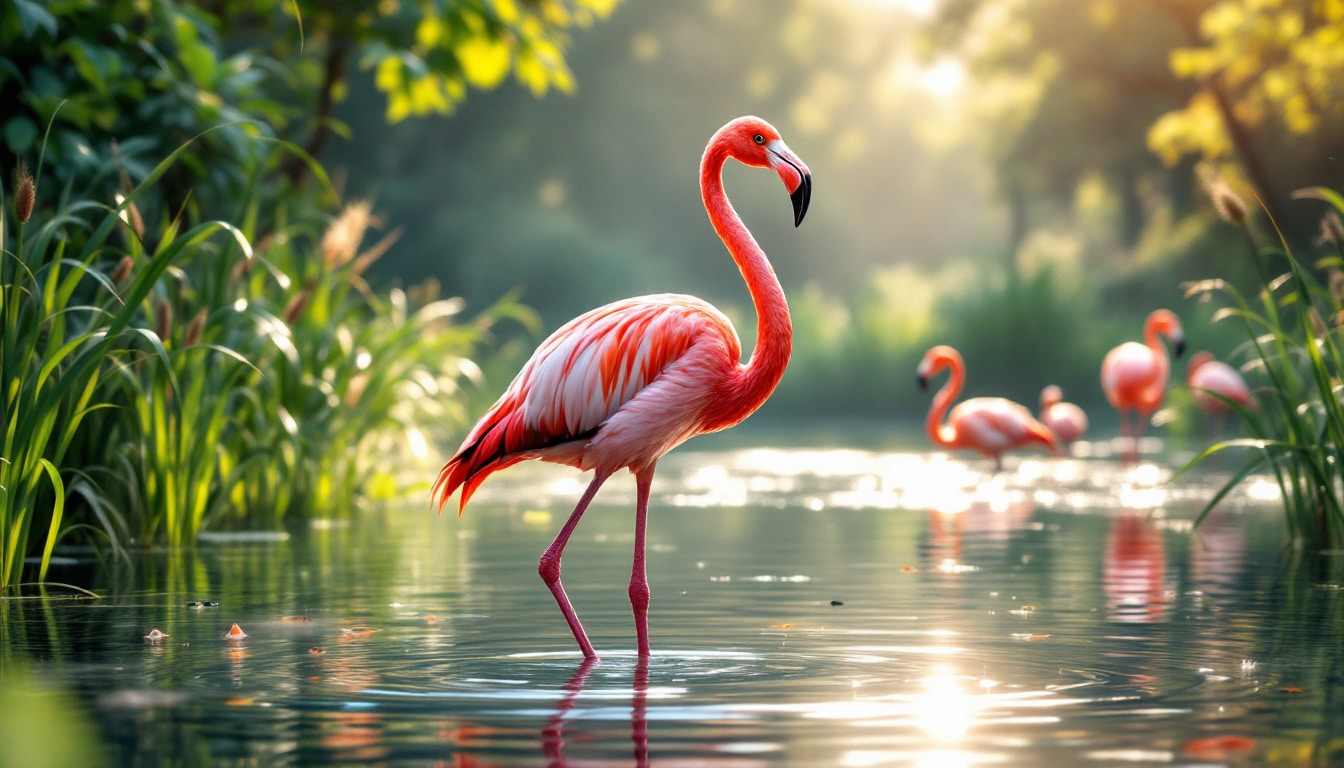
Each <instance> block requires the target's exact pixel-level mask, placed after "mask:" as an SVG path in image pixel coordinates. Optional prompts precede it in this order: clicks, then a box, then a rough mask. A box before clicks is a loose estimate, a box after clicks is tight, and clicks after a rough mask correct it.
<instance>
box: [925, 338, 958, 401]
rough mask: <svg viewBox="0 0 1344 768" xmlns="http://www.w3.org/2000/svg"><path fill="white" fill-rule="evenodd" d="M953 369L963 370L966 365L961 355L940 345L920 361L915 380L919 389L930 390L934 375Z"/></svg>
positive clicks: (950, 348)
mask: <svg viewBox="0 0 1344 768" xmlns="http://www.w3.org/2000/svg"><path fill="white" fill-rule="evenodd" d="M948 367H951V368H953V369H962V368H964V367H965V363H964V362H963V361H962V359H961V353H960V352H958V351H957V350H955V349H953V348H952V347H949V346H947V345H946V344H939V345H938V346H936V347H933V348H931V349H930V350H929V351H928V352H925V353H924V359H922V360H920V361H919V367H918V368H916V369H915V380H916V381H917V382H919V388H920V389H922V390H928V388H929V379H931V378H933V376H934V374H936V373H938V372H939V371H941V370H943V369H944V368H948Z"/></svg>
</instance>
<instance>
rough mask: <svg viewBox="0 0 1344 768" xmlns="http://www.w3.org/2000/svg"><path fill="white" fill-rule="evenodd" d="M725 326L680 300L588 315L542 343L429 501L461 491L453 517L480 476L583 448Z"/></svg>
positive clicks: (708, 311)
mask: <svg viewBox="0 0 1344 768" xmlns="http://www.w3.org/2000/svg"><path fill="white" fill-rule="evenodd" d="M710 328H713V329H715V330H716V331H718V332H720V333H722V332H723V331H725V330H726V332H727V337H726V338H727V339H729V340H730V341H731V344H730V349H732V350H734V351H736V350H737V349H738V345H737V337H736V334H735V333H734V332H733V331H732V326H731V325H730V324H729V323H728V321H727V318H725V317H723V315H722V314H721V313H719V312H718V311H717V310H715V309H714V308H713V307H711V306H710V305H708V304H705V303H704V302H702V301H700V300H698V299H694V298H692V297H688V296H674V295H660V296H645V297H642V298H639V299H631V300H628V301H625V302H618V303H616V304H611V305H608V306H605V307H601V308H599V309H596V310H593V311H592V312H589V313H587V314H585V315H582V316H580V317H578V318H575V319H574V320H572V321H570V322H569V323H568V324H566V325H565V326H564V327H562V328H560V329H559V330H557V331H556V332H555V333H553V334H551V336H550V337H549V338H547V339H546V341H544V342H542V344H541V346H540V347H538V348H537V351H536V352H535V353H533V355H532V358H531V359H530V360H528V361H527V364H526V365H524V366H523V369H522V370H521V371H519V372H518V375H517V376H516V377H515V378H514V380H513V382H512V383H511V384H510V385H509V388H508V389H507V390H506V391H505V392H504V394H503V396H501V397H500V399H499V401H498V402H496V403H495V405H494V406H493V407H492V408H491V409H490V410H489V412H487V413H486V414H485V415H484V416H483V417H481V420H480V421H478V422H477V423H476V425H475V426H474V427H473V428H472V430H471V432H470V433H468V435H467V438H466V440H464V441H463V443H462V446H461V447H460V448H459V449H458V451H457V454H456V455H455V456H453V458H452V459H450V460H449V461H448V463H447V464H445V465H444V467H443V469H442V470H440V471H439V476H438V478H437V479H436V480H435V482H434V487H433V489H432V490H431V491H430V500H431V503H434V504H436V505H437V506H438V508H439V509H440V510H442V508H443V505H444V504H445V503H446V502H447V501H448V497H449V496H451V495H452V494H453V492H454V491H456V490H457V489H458V488H461V489H462V495H461V500H460V502H459V505H458V514H459V515H460V514H462V510H463V509H465V507H466V504H467V500H468V499H469V498H470V497H471V494H472V493H473V492H474V491H475V490H476V488H477V487H478V486H479V485H480V484H481V482H483V481H484V480H485V478H486V476H488V475H490V474H491V473H493V472H496V471H498V470H501V469H504V468H505V467H508V466H512V465H513V464H516V463H518V462H520V461H523V460H525V459H529V458H533V457H534V456H535V455H536V453H537V452H538V451H542V450H544V449H546V448H550V447H553V446H557V445H561V444H563V443H568V442H572V441H575V440H580V439H585V440H586V439H589V438H591V437H592V436H593V435H595V434H596V433H597V431H598V430H599V429H600V428H601V427H602V425H603V424H604V423H605V422H606V420H607V419H609V418H610V417H611V416H612V415H613V414H614V413H616V411H617V410H619V409H620V407H621V406H622V405H624V404H625V403H626V402H628V401H629V400H630V399H631V398H633V397H634V396H635V395H637V394H638V393H639V392H640V391H641V390H642V389H644V388H645V387H646V386H648V385H649V384H650V383H651V382H652V381H653V380H654V379H656V378H657V377H658V376H659V375H660V374H661V373H662V372H663V371H664V370H665V369H666V368H667V367H668V366H669V365H671V364H672V363H673V362H675V361H676V360H677V359H678V358H680V357H681V356H682V355H683V354H685V353H686V350H687V349H689V348H690V347H691V345H692V344H694V343H695V341H696V339H697V338H699V336H700V335H701V334H702V333H703V332H705V331H706V330H707V329H710Z"/></svg>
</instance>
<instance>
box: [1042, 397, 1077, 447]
mask: <svg viewBox="0 0 1344 768" xmlns="http://www.w3.org/2000/svg"><path fill="white" fill-rule="evenodd" d="M1063 400H1064V393H1063V392H1062V391H1061V390H1060V388H1059V387H1057V386H1055V385H1054V384H1051V385H1049V386H1047V387H1046V388H1045V389H1042V390H1041V423H1042V424H1044V425H1045V426H1047V427H1049V428H1050V431H1051V432H1054V433H1055V437H1058V438H1059V439H1060V440H1061V441H1062V442H1063V443H1064V444H1065V445H1068V444H1069V443H1072V442H1075V441H1077V440H1078V438H1080V437H1082V436H1083V433H1084V432H1086V431H1087V414H1086V413H1084V412H1083V409H1082V408H1079V407H1078V406H1076V405H1074V404H1073V403H1066V402H1063Z"/></svg>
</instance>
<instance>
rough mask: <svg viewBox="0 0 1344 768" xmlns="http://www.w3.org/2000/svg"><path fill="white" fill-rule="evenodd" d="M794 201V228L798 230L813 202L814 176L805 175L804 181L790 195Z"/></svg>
mask: <svg viewBox="0 0 1344 768" xmlns="http://www.w3.org/2000/svg"><path fill="white" fill-rule="evenodd" d="M789 198H790V199H791V200H793V226H794V227H795V228H796V227H797V226H798V225H799V224H802V223H803V217H804V216H806V215H807V204H808V203H810V202H812V176H811V175H809V174H806V173H804V174H803V181H802V183H801V184H799V185H798V188H797V189H795V190H793V193H792V194H790V195H789Z"/></svg>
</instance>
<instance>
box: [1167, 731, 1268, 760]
mask: <svg viewBox="0 0 1344 768" xmlns="http://www.w3.org/2000/svg"><path fill="white" fill-rule="evenodd" d="M1256 746H1258V744H1257V742H1256V740H1255V739H1252V738H1250V737H1249V736H1234V735H1230V734H1229V735H1226V736H1209V737H1207V738H1203V739H1192V740H1190V741H1187V742H1185V743H1184V744H1182V745H1181V751H1182V752H1184V753H1185V754H1187V755H1191V756H1194V757H1198V758H1199V759H1201V760H1215V761H1223V760H1228V759H1230V758H1233V757H1236V756H1238V755H1245V754H1246V753H1248V752H1252V751H1254V750H1255V748H1256Z"/></svg>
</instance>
